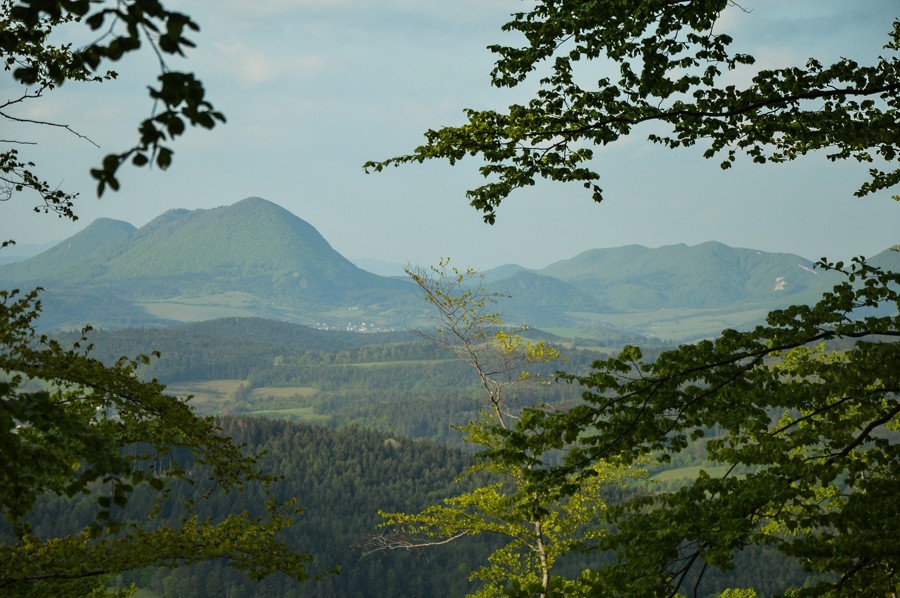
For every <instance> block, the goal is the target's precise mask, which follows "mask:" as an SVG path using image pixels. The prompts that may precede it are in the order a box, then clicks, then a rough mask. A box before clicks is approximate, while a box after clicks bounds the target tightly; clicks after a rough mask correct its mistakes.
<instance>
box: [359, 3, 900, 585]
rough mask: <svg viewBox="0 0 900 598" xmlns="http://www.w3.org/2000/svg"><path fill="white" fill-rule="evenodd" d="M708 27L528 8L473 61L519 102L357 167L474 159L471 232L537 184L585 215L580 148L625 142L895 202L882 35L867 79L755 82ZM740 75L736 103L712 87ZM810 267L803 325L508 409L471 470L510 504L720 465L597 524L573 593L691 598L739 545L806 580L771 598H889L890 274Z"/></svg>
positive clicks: (892, 445)
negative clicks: (829, 169)
mask: <svg viewBox="0 0 900 598" xmlns="http://www.w3.org/2000/svg"><path fill="white" fill-rule="evenodd" d="M726 10H745V9H744V8H743V7H742V6H741V5H739V4H738V3H736V2H733V1H731V0H711V1H706V2H700V1H687V0H640V1H637V2H614V1H611V0H591V1H577V0H537V1H536V2H533V3H530V4H528V7H527V8H526V9H525V10H523V11H521V12H518V13H515V14H514V15H513V18H512V20H511V21H510V22H508V23H507V24H506V25H505V26H504V27H503V29H504V31H506V32H511V33H514V34H517V35H518V36H519V38H520V39H522V40H523V41H522V43H521V45H518V46H516V45H509V46H507V45H499V44H498V45H494V46H491V47H490V49H491V50H492V51H493V52H494V53H495V54H496V55H497V61H496V65H495V68H494V70H493V71H492V82H493V84H494V85H495V86H498V87H515V86H518V85H521V84H522V83H524V82H525V81H526V80H527V79H528V78H529V77H530V76H531V75H532V74H535V75H536V76H537V77H539V81H538V83H537V89H536V92H535V94H534V97H533V98H532V99H531V100H530V101H529V102H528V103H527V104H525V105H513V106H510V107H509V108H508V109H507V110H499V111H498V110H467V111H466V118H467V122H466V123H465V124H463V125H461V126H451V127H444V128H441V129H438V130H430V131H428V132H427V133H426V135H425V137H426V141H425V143H424V144H423V145H422V146H420V147H418V148H416V149H415V150H414V151H413V152H412V153H410V154H407V155H402V156H398V157H395V158H391V159H388V160H384V161H379V162H369V163H367V164H366V165H365V168H366V169H367V170H374V171H381V170H383V169H384V168H386V167H388V166H397V165H400V164H405V163H414V162H419V163H420V162H423V161H425V160H429V159H434V158H439V159H445V160H448V161H449V162H450V163H451V164H454V163H456V162H457V161H459V160H461V159H462V158H464V157H466V156H478V157H480V158H481V159H482V160H483V161H484V165H483V166H481V167H480V172H481V174H482V175H483V176H484V177H485V178H486V179H487V180H488V182H486V183H485V184H484V185H482V186H480V187H478V188H476V189H473V190H470V191H469V192H468V194H467V195H468V198H469V200H470V201H471V204H472V206H473V207H475V208H476V209H477V210H479V211H481V212H482V213H483V217H484V220H485V221H486V222H488V223H493V222H494V220H495V218H496V210H497V208H498V206H499V205H500V204H501V202H502V201H503V200H504V199H505V198H506V197H507V196H509V195H510V194H511V193H512V192H513V191H514V190H516V189H518V188H520V187H525V186H529V185H533V184H534V183H535V181H536V179H537V178H545V179H549V180H554V181H560V182H580V183H582V184H583V185H584V186H585V187H586V188H588V189H590V190H591V192H592V195H593V198H594V200H595V201H600V200H601V199H602V198H603V194H602V190H601V188H600V187H599V186H598V184H597V181H598V180H599V178H600V174H599V172H598V170H597V166H596V165H595V163H594V162H593V160H594V157H595V154H594V152H595V150H596V148H597V147H603V146H606V145H610V144H612V143H615V142H616V141H619V140H620V139H622V138H624V137H627V136H629V135H632V134H634V133H635V132H637V128H638V127H639V126H641V125H645V126H647V127H648V129H649V134H648V138H649V140H650V141H652V142H654V143H660V144H663V145H664V146H666V147H669V148H680V147H689V146H694V145H700V146H701V147H704V148H705V150H704V154H703V155H704V156H705V157H706V158H716V157H718V158H719V159H720V160H721V166H722V167H723V168H729V167H730V166H731V165H732V164H733V163H734V162H735V160H736V159H737V155H738V154H741V153H742V154H746V155H747V156H749V157H750V158H751V159H752V160H753V161H754V162H757V163H767V162H785V161H790V160H794V159H796V158H799V157H800V156H803V155H806V154H808V153H810V152H818V151H823V152H825V153H826V155H827V157H828V158H829V159H831V160H833V161H837V160H856V161H858V162H862V163H866V164H871V167H870V169H869V177H868V180H866V181H864V182H863V183H862V184H861V185H860V187H859V188H858V190H857V191H856V195H857V196H862V195H866V194H869V193H873V192H876V191H879V190H884V189H891V188H893V187H895V186H896V185H897V184H898V183H900V167H898V166H897V157H898V149H900V146H898V140H900V128H898V127H900V118H898V108H900V60H898V56H897V51H898V49H900V19H895V20H894V21H893V23H892V24H890V25H887V24H886V29H888V31H887V35H888V37H887V39H886V43H885V45H884V52H883V53H882V55H881V57H879V58H878V59H876V60H875V61H874V62H873V63H872V64H869V65H861V64H859V63H857V62H856V61H854V60H852V59H849V58H841V59H839V60H837V61H835V62H833V63H832V64H823V63H822V62H821V61H820V60H817V59H815V58H810V59H809V60H807V61H806V63H805V64H803V65H797V66H790V67H786V68H778V69H770V70H767V69H762V70H761V69H755V68H754V66H753V65H754V63H755V59H754V57H753V56H750V55H748V54H744V53H741V52H736V51H734V50H732V42H733V40H732V38H731V37H730V36H729V35H728V34H726V33H724V32H721V31H719V30H718V29H717V24H718V23H719V21H720V18H721V17H722V14H723V13H724V11H726ZM592 72H593V73H599V74H592ZM748 72H749V73H752V77H750V78H749V80H748V82H747V83H746V84H738V83H734V82H733V81H739V80H740V79H741V76H742V75H744V74H746V73H748ZM735 75H741V76H735ZM820 266H821V267H822V268H825V269H828V270H834V271H837V272H839V273H842V274H843V275H844V282H842V283H841V284H839V285H838V286H836V287H835V288H834V290H833V291H832V292H830V293H826V294H825V295H824V296H823V297H822V299H821V300H820V301H819V302H818V303H817V304H816V305H814V306H812V307H810V306H794V307H791V308H788V309H784V310H776V311H773V312H772V313H770V314H769V316H768V318H767V321H766V323H765V324H763V325H760V326H758V327H756V328H754V329H753V330H750V331H747V332H738V331H734V330H726V331H724V332H723V333H722V334H721V335H720V336H719V337H717V338H716V339H714V340H709V341H702V342H700V343H697V344H694V345H684V346H681V347H679V348H677V349H675V350H672V351H669V352H666V353H664V354H662V355H661V356H660V357H659V358H658V359H657V360H655V361H653V362H647V361H644V360H643V359H642V355H641V352H640V350H639V349H637V348H636V347H626V348H625V349H624V350H623V351H622V352H621V353H620V354H619V355H618V356H616V357H613V358H610V359H607V360H601V361H597V362H596V363H594V365H593V367H592V370H591V371H590V373H587V374H581V375H565V376H563V379H564V380H567V381H569V382H571V383H576V384H579V385H580V386H582V387H583V388H584V394H583V403H582V404H580V405H577V406H575V407H573V408H572V409H570V410H568V411H559V412H551V411H547V410H543V409H535V408H530V407H526V408H525V409H523V410H522V411H521V413H519V417H518V418H517V419H516V420H515V424H514V426H512V427H511V428H510V430H508V431H505V433H503V434H500V435H499V438H500V439H501V440H502V441H501V442H500V443H499V445H497V446H492V447H488V450H486V451H485V452H484V453H483V454H482V456H483V458H485V459H487V460H488V461H490V462H493V463H496V464H497V465H496V466H497V467H501V468H508V469H510V470H516V471H519V472H521V474H522V476H523V478H522V481H521V484H520V487H521V488H527V489H528V490H527V492H526V491H524V490H520V491H519V492H521V494H517V497H518V496H521V497H522V498H523V499H525V498H528V496H531V495H532V493H535V492H536V493H538V494H540V495H541V496H542V497H543V500H547V501H552V500H553V499H554V497H556V498H563V497H567V496H568V497H574V496H577V495H578V493H579V492H581V491H582V490H583V489H584V488H585V485H586V484H589V483H591V480H592V479H594V477H595V475H596V473H595V471H596V470H595V467H596V466H597V465H598V464H601V463H608V464H611V465H612V466H629V465H631V464H633V463H635V462H637V461H639V460H642V459H656V460H658V461H661V462H663V463H665V462H667V461H669V460H670V459H671V458H672V457H673V456H675V455H677V454H678V453H680V452H682V451H684V450H686V449H687V448H688V446H689V445H690V444H691V443H697V442H704V443H705V449H706V454H707V457H708V458H709V460H710V461H711V462H713V463H715V464H721V465H725V466H726V473H725V474H724V475H722V476H713V475H710V474H709V473H707V472H701V473H700V475H699V477H698V478H697V479H696V480H694V481H693V482H690V483H687V484H686V485H685V486H684V487H683V488H680V489H678V490H674V491H665V492H656V493H646V494H644V495H642V496H639V497H636V498H631V499H628V500H626V501H624V502H623V503H621V504H618V505H614V506H612V507H611V508H610V509H609V510H608V517H607V518H608V520H609V522H610V523H611V526H610V528H609V530H610V532H609V533H607V534H604V535H602V537H601V538H600V541H599V543H598V547H597V548H598V549H600V550H604V549H605V550H608V551H610V552H612V553H613V554H615V556H616V562H615V563H614V564H612V565H610V566H604V567H600V568H598V569H596V570H594V571H592V572H588V573H587V574H586V576H584V577H583V578H582V579H581V580H580V581H581V584H582V585H581V586H580V587H589V588H590V591H589V592H588V593H589V594H590V595H635V596H646V595H670V596H673V595H676V594H677V593H679V592H685V591H687V592H692V593H693V594H694V595H699V594H701V593H702V591H703V590H702V586H701V584H702V580H703V573H704V572H705V571H707V570H708V569H709V568H710V567H715V568H720V569H724V570H728V569H730V568H732V567H734V566H735V560H734V559H735V554H736V552H737V551H740V550H741V549H743V548H746V547H748V546H751V545H764V546H770V547H774V548H775V549H777V550H779V551H781V553H783V554H785V555H788V556H791V557H796V558H797V559H799V560H800V562H801V563H802V564H803V565H804V567H805V568H806V569H807V570H808V571H809V572H810V573H811V574H813V575H818V577H815V578H811V582H812V584H813V586H814V587H808V588H802V589H801V588H794V589H792V590H790V591H789V593H791V594H792V595H823V594H837V593H844V592H846V593H850V594H854V595H864V594H865V595H887V594H891V593H896V591H897V587H898V583H897V572H898V570H900V560H898V555H897V551H896V537H897V536H898V533H900V529H898V528H897V525H896V521H897V518H896V516H895V515H894V514H895V513H896V512H897V510H898V507H900V503H898V498H897V497H898V496H900V486H898V480H900V449H898V432H900V430H898V428H900V406H898V392H900V380H898V377H897V376H898V371H900V370H898V368H897V363H900V359H898V358H900V354H898V347H900V345H898V342H897V339H898V337H900V316H898V311H900V295H898V293H900V291H898V288H900V274H897V273H895V272H891V271H883V270H879V269H878V268H875V267H872V266H870V265H867V264H866V263H865V261H864V260H862V259H857V260H854V261H853V263H852V264H849V265H845V264H842V263H836V264H830V263H827V262H825V261H824V260H823V261H822V262H821V263H820ZM560 453H562V454H563V455H564V458H563V460H562V462H559V461H558V459H559V454H560ZM747 592H750V593H752V590H748V591H747ZM732 593H739V592H732Z"/></svg>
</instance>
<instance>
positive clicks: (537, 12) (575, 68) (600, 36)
mask: <svg viewBox="0 0 900 598" xmlns="http://www.w3.org/2000/svg"><path fill="white" fill-rule="evenodd" d="M729 6H730V7H736V8H737V9H740V8H741V7H740V6H739V5H738V4H737V3H736V2H734V1H733V0H713V1H709V2H694V1H687V0H641V1H639V2H612V1H609V0H593V1H590V2H585V1H583V0H538V1H537V2H535V3H534V5H533V7H532V8H530V9H529V10H525V11H522V12H518V13H515V14H514V15H513V20H511V21H510V22H508V23H507V24H506V25H504V26H503V30H504V31H507V32H515V33H519V34H521V36H522V37H524V44H523V45H522V46H521V47H516V46H504V45H499V44H497V45H492V46H490V49H491V51H493V52H494V53H495V54H496V55H497V57H498V58H497V62H496V65H495V67H494V69H493V71H492V72H491V81H492V83H493V85H495V86H497V87H515V86H517V85H519V84H521V83H523V82H524V81H526V78H527V77H528V76H529V75H530V74H531V73H533V72H542V73H543V72H547V71H549V73H548V74H546V75H544V76H542V77H541V78H540V81H539V84H538V89H537V91H536V92H535V97H534V98H533V99H532V100H531V101H529V102H528V104H527V105H512V106H510V107H509V108H508V109H507V110H506V111H496V110H466V118H467V121H468V122H466V123H465V124H463V125H461V126H456V127H444V128H441V129H438V130H429V131H428V132H427V133H426V134H425V138H426V141H425V144H424V145H422V146H420V147H418V148H416V149H415V150H414V151H413V152H412V153H410V154H407V155H402V156H398V157H395V158H391V159H388V160H383V161H372V162H368V163H366V164H365V168H366V169H367V170H370V171H381V170H383V169H384V168H386V167H387V166H391V165H393V166H397V165H400V164H405V163H411V162H423V161H425V160H430V159H435V158H437V159H444V160H447V161H449V162H450V163H451V164H455V163H456V162H457V161H459V160H461V159H462V158H464V157H465V156H480V157H481V158H482V159H483V160H484V162H485V164H484V165H483V166H481V167H480V168H479V170H480V172H481V174H482V175H483V176H484V177H485V178H486V179H489V181H490V182H488V183H486V184H484V185H482V186H480V187H477V188H476V189H472V190H470V191H468V192H467V196H468V198H469V200H470V202H471V205H472V206H473V207H475V208H476V209H477V210H479V211H481V212H482V213H483V215H484V220H485V221H486V222H489V223H493V222H494V219H495V217H496V209H497V207H498V206H499V205H500V203H501V201H502V200H504V199H505V198H506V197H507V196H508V195H510V194H511V193H512V192H513V191H514V190H515V189H517V188H520V187H525V186H530V185H533V184H534V183H535V180H536V179H537V178H538V177H540V178H545V179H549V180H553V181H561V182H571V181H575V182H580V183H582V184H583V185H584V186H585V187H586V188H588V189H590V190H591V191H592V196H593V199H594V200H595V201H598V202H599V201H601V200H602V199H603V192H602V189H601V188H600V187H599V186H598V184H597V181H598V180H599V178H600V175H599V173H598V172H597V170H596V167H595V166H594V165H593V164H592V163H591V161H592V160H593V158H594V149H593V148H594V147H597V146H599V147H602V146H606V145H609V144H612V143H615V142H616V141H618V140H620V139H622V138H624V137H627V136H629V135H631V134H632V133H634V132H636V129H637V127H639V126H640V125H643V124H653V123H655V125H656V126H654V127H652V131H653V132H651V133H650V134H649V136H648V139H649V140H650V141H652V142H654V143H661V144H663V145H665V146H667V147H670V148H678V147H689V146H694V145H697V144H701V145H706V146H707V147H706V150H705V151H704V156H705V157H706V158H713V157H717V156H719V157H721V159H722V162H721V165H722V168H729V167H730V166H731V165H732V163H733V162H734V161H735V159H736V156H737V154H738V152H743V153H745V154H747V155H748V156H749V157H750V158H751V159H752V160H753V161H754V162H758V163H765V162H784V161H789V160H794V159H796V158H797V157H799V156H802V155H805V154H807V153H809V152H813V151H817V150H825V151H828V152H829V154H828V158H829V159H831V160H846V159H853V160H857V161H860V162H864V163H872V162H874V161H875V160H883V161H886V162H887V168H886V169H885V170H882V169H880V168H878V167H875V166H873V167H872V168H871V169H870V170H869V175H870V177H869V180H868V181H866V182H864V183H863V184H862V185H861V186H860V187H859V189H858V190H857V192H856V195H858V196H862V195H865V194H868V193H872V192H874V191H877V190H880V189H888V188H891V187H893V186H895V185H896V184H897V183H898V182H900V169H898V168H896V166H895V165H892V163H893V164H895V163H896V159H897V155H898V149H900V141H898V140H900V124H898V123H900V117H898V108H900V61H898V59H897V54H896V52H897V50H898V48H900V20H895V21H894V23H893V26H892V29H891V31H889V32H888V39H887V43H886V45H885V50H886V51H887V54H886V55H885V56H883V57H881V58H879V59H878V60H877V61H876V62H875V63H874V64H872V65H868V66H865V65H860V64H858V63H857V62H855V61H853V60H851V59H849V58H842V59H840V60H838V61H837V62H835V63H833V64H831V65H827V66H826V65H823V64H821V63H820V62H819V61H817V60H816V59H814V58H810V59H809V60H808V61H807V63H806V64H805V65H802V66H795V67H790V68H783V69H774V70H761V71H759V72H757V73H756V74H755V76H754V77H753V79H752V82H751V83H750V84H749V85H747V86H745V87H743V88H739V87H738V86H737V85H733V84H730V83H726V82H725V80H726V77H727V75H728V74H729V71H734V70H736V69H738V68H741V67H749V66H751V65H753V63H754V58H753V57H752V56H750V55H748V54H743V53H740V52H733V51H731V50H730V49H729V46H730V45H731V43H732V38H731V37H730V36H728V35H727V34H724V33H717V32H716V30H715V26H716V23H717V21H718V19H719V17H720V16H721V14H722V12H723V11H724V10H725V9H726V8H728V7H729ZM606 67H609V68H606ZM591 69H596V70H597V71H599V72H608V71H611V70H616V71H618V76H617V77H613V76H606V75H604V76H601V77H599V79H597V80H596V81H594V80H590V81H588V80H587V79H586V77H585V74H586V73H590V70H591ZM586 81H587V82H586Z"/></svg>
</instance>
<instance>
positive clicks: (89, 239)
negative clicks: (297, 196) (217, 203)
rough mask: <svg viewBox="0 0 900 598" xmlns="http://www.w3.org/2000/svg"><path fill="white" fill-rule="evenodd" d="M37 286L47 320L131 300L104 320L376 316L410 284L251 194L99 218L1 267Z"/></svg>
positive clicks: (8, 276)
mask: <svg viewBox="0 0 900 598" xmlns="http://www.w3.org/2000/svg"><path fill="white" fill-rule="evenodd" d="M38 285H40V286H43V287H45V288H46V289H47V291H48V299H49V300H48V301H46V302H45V303H47V305H48V307H50V306H52V307H54V309H57V308H58V309H60V310H62V311H64V312H66V313H67V317H66V318H64V320H65V322H64V323H62V324H61V323H60V322H55V324H56V325H68V326H80V325H82V324H83V323H85V321H87V320H85V318H86V317H87V316H88V315H91V316H95V315H96V314H95V313H94V311H93V310H92V311H90V313H89V310H90V309H91V308H90V306H92V305H96V304H98V303H109V302H111V301H112V302H114V303H117V304H128V305H130V306H131V308H128V309H124V311H123V310H118V311H117V313H116V318H115V319H116V321H115V322H114V323H113V322H107V325H112V326H123V325H124V326H130V325H147V324H162V323H164V322H166V321H169V320H180V321H190V320H204V319H211V318H215V317H223V316H264V317H268V318H272V319H278V320H287V321H298V322H303V323H316V322H319V321H320V320H321V319H322V314H323V313H325V314H327V313H331V312H335V311H338V312H339V311H343V312H345V313H343V314H339V316H338V315H334V314H333V315H332V316H329V317H325V318H324V319H325V323H326V324H328V325H332V326H337V325H341V326H343V325H345V324H346V323H347V322H348V321H352V320H355V319H362V318H368V319H369V320H370V321H372V320H376V322H372V323H374V324H384V323H386V322H387V321H389V320H391V319H396V318H397V317H399V315H398V313H399V312H403V310H404V309H405V306H407V305H409V306H412V305H413V304H414V299H415V298H414V295H413V293H412V285H411V284H409V283H407V282H406V281H403V280H395V279H391V278H386V277H381V276H377V275H375V274H372V273H369V272H366V271H364V270H361V269H359V268H357V267H356V266H354V265H353V264H352V263H351V262H350V261H348V260H347V259H345V258H344V257H343V256H342V255H340V254H339V253H338V252H337V251H335V250H334V249H333V248H332V247H331V246H330V245H329V244H328V242H327V241H326V240H325V239H324V238H323V237H322V236H321V235H320V234H319V232H318V231H317V230H316V229H315V228H313V227H312V226H311V225H310V224H309V223H307V222H305V221H303V220H301V219H300V218H298V217H296V216H294V215H293V214H291V213H290V212H288V211H287V210H285V209H283V208H281V207H279V206H277V205H275V204H273V203H271V202H269V201H266V200H264V199H260V198H258V197H251V198H248V199H245V200H242V201H239V202H237V203H235V204H233V205H230V206H224V207H220V208H215V209H211V210H190V211H189V210H171V211H169V212H166V213H164V214H162V215H161V216H159V217H158V218H156V219H154V220H153V221H151V222H150V223H148V224H146V225H145V226H143V227H141V228H140V229H135V228H134V227H132V226H131V225H129V224H127V223H124V222H117V221H114V220H106V219H102V220H98V221H96V222H94V223H93V224H91V225H90V226H88V227H87V228H86V229H85V230H83V231H81V232H80V233H78V234H76V235H74V236H73V237H71V238H70V239H67V240H66V241H63V242H62V243H60V244H59V245H57V246H55V247H53V248H52V249H50V250H49V251H47V252H45V253H43V254H40V255H38V256H36V257H33V258H31V259H29V260H26V261H24V262H19V263H16V264H11V265H8V266H4V267H0V286H2V287H11V286H18V287H23V288H28V287H33V286H38ZM70 297H71V298H77V300H75V301H72V300H70ZM398 310H399V312H398ZM45 311H50V310H49V309H47V310H45ZM113 311H116V310H113ZM379 319H381V321H377V320H379ZM91 321H95V322H96V320H91Z"/></svg>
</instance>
